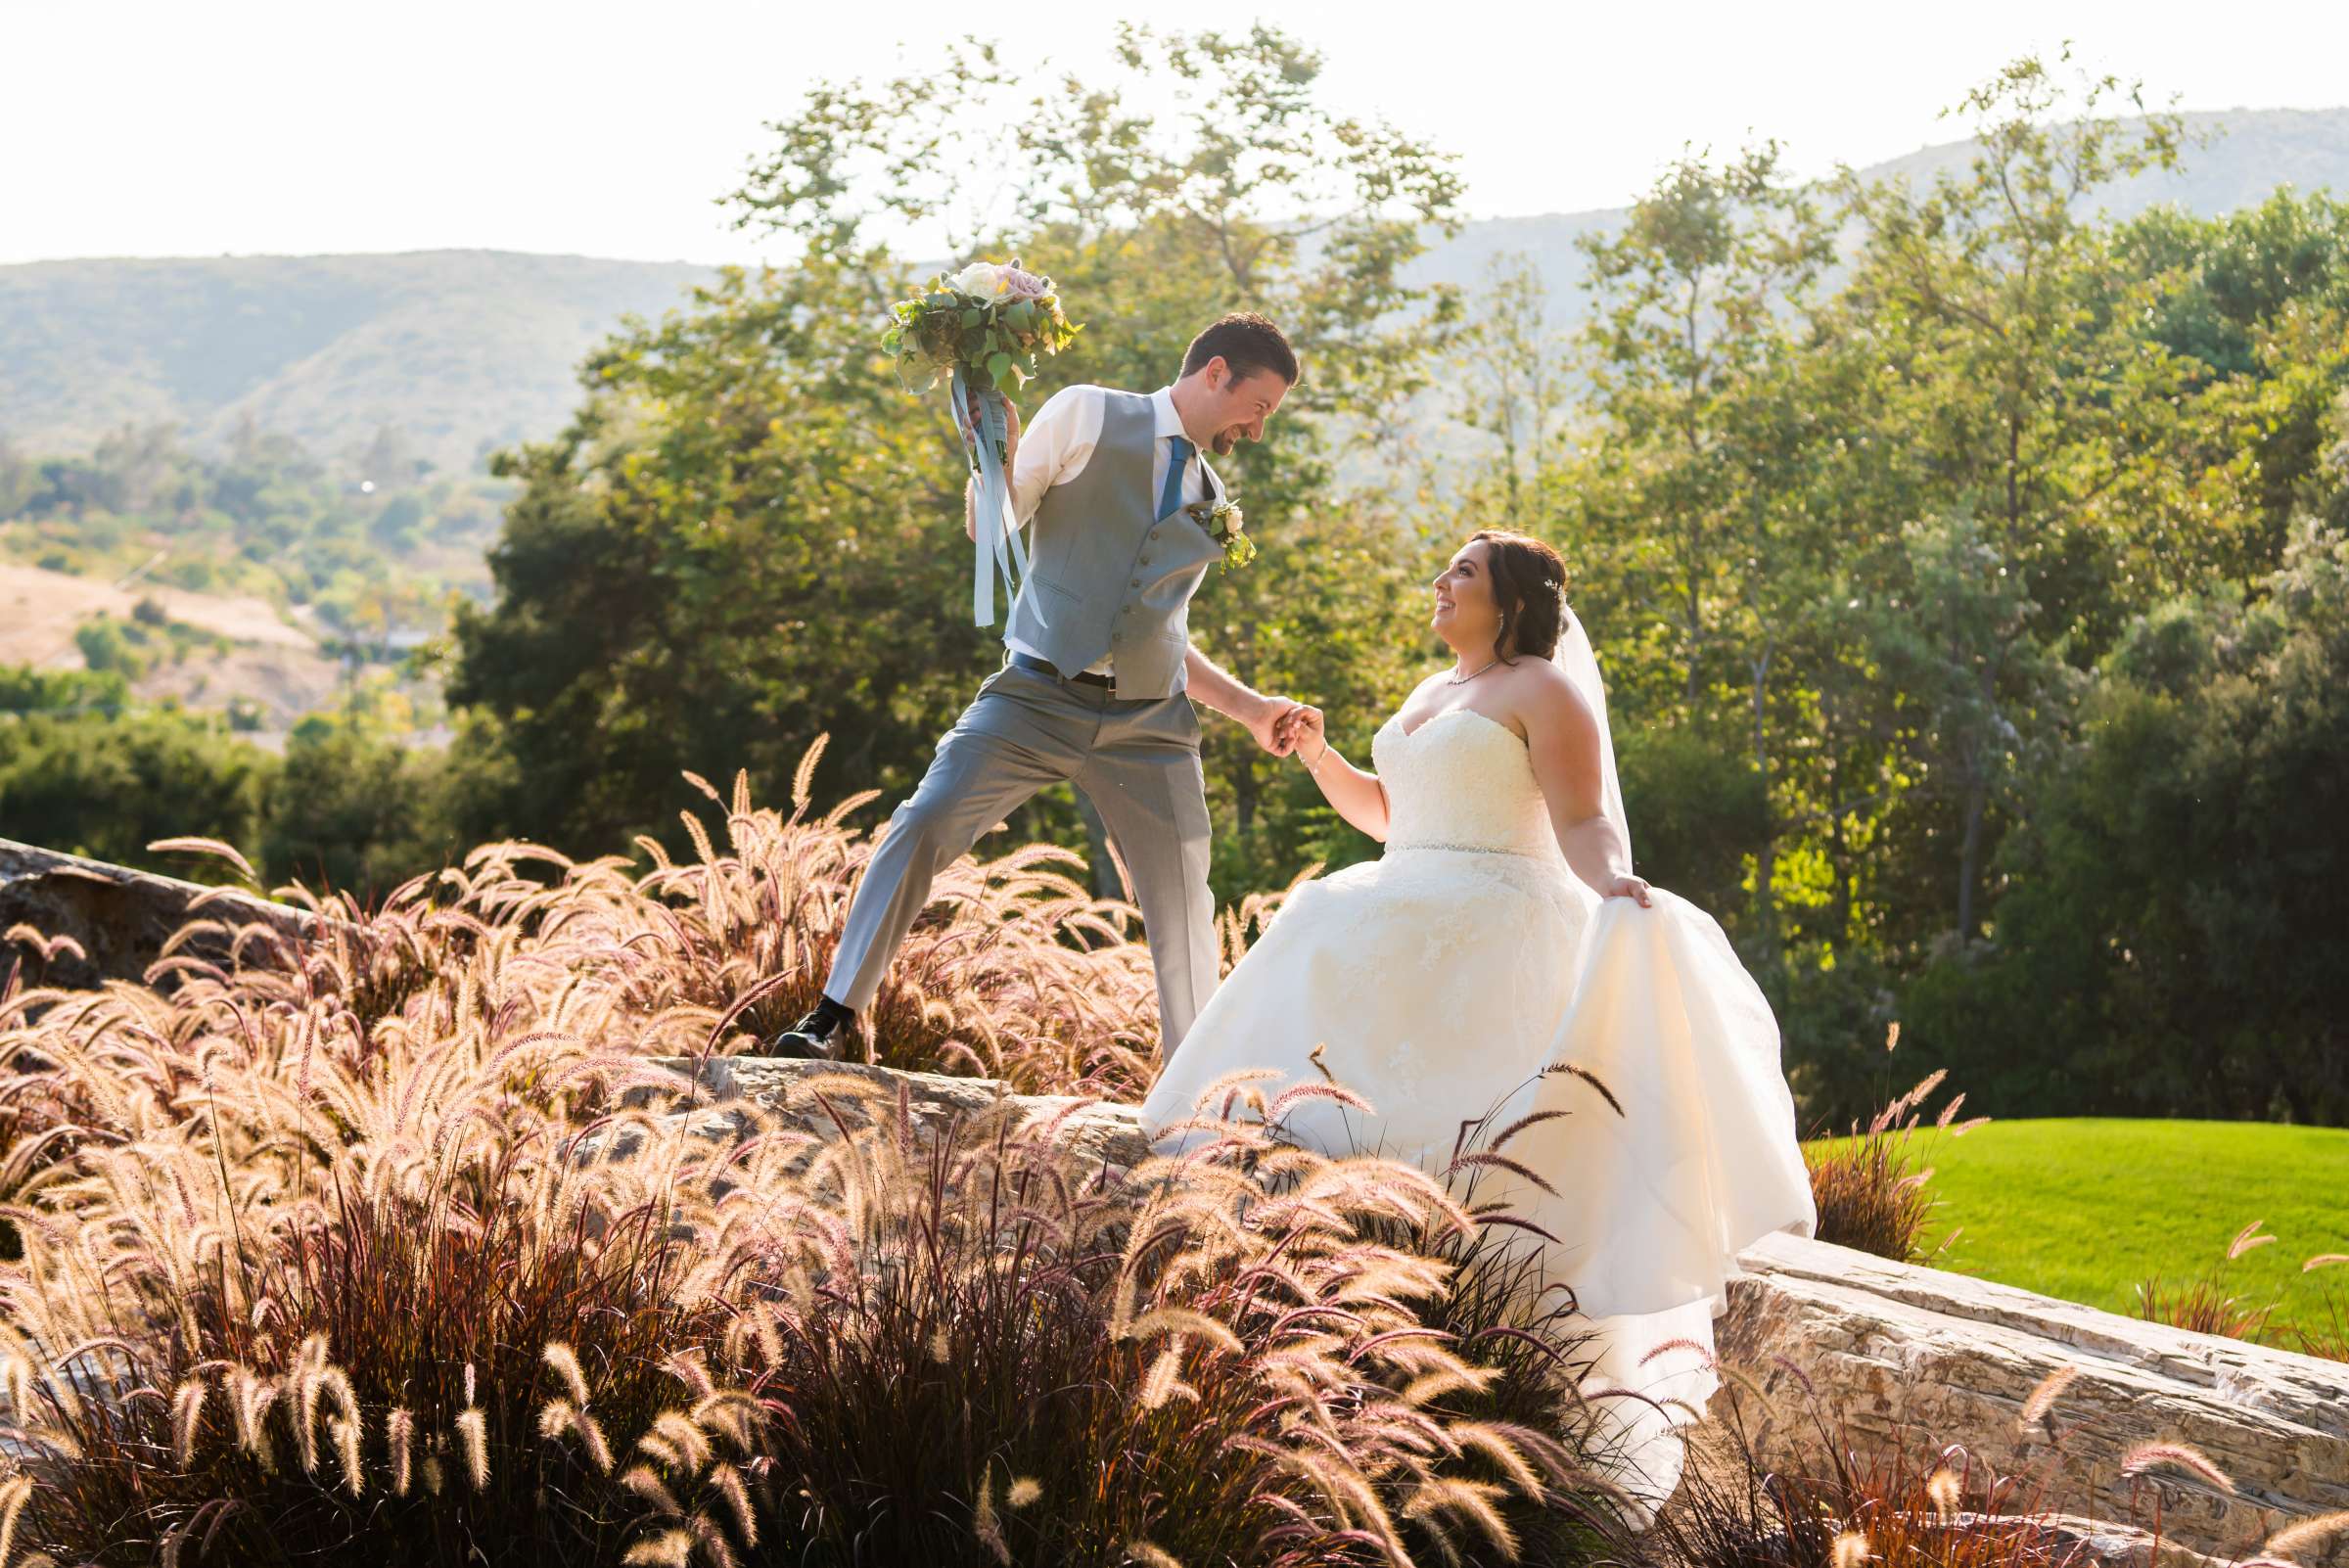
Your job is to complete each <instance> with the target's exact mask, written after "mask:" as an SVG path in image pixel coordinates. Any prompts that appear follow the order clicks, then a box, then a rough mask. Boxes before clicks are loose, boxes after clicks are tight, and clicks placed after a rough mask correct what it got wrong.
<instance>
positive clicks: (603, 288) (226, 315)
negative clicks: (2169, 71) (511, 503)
mask: <svg viewBox="0 0 2349 1568" xmlns="http://www.w3.org/2000/svg"><path fill="white" fill-rule="evenodd" d="M2188 121H2189V124H2190V125H2191V126H2192V128H2193V129H2194V130H2195V131H2196V132H2199V133H2204V134H2215V133H2217V132H2219V131H2220V130H2221V129H2222V128H2223V129H2224V132H2225V134H2223V135H2218V136H2217V138H2216V140H2214V141H2213V142H2212V143H2211V145H2208V146H2205V147H2200V148H2195V149H2192V150H2190V151H2189V153H2188V168H2187V170H2186V171H2185V172H2184V173H2183V174H2180V175H2176V176H2164V177H2160V178H2152V179H2140V180H2136V181H2132V182H2130V183H2129V184H2127V185H2124V186H2121V187H2118V188H2116V189H2114V190H2112V191H2110V192H2107V193H2106V195H2105V197H2104V201H2103V205H2104V206H2105V207H2106V208H2108V209H2109V210H2111V211H2113V212H2115V213H2119V214H2127V213H2132V212H2136V211H2139V210H2142V208H2145V207H2147V206H2150V205H2151V204H2153V203H2155V202H2160V201H2171V202H2177V203H2180V204H2181V205H2183V206H2185V207H2187V208H2190V209H2191V210H2193V211H2196V212H2199V213H2204V214H2209V213H2216V212H2223V211H2228V210H2231V209H2233V208H2236V207H2239V206H2241V205H2243V204H2245V203H2248V202H2255V201H2258V200H2260V199H2261V198H2263V197H2265V196H2266V195H2267V194H2268V193H2269V192H2270V191H2272V190H2274V189H2275V188H2276V186H2277V185H2279V184H2282V183H2289V184H2292V185H2294V186H2297V187H2298V188H2300V189H2302V190H2314V189H2318V188H2321V187H2326V186H2329V187H2332V188H2334V189H2336V190H2342V191H2349V109H2331V110H2307V111H2304V110H2233V111H2228V112H2226V113H2224V114H2197V115H2188ZM1968 150H1969V149H1968V144H1965V143H1953V144H1949V145H1945V146H1940V147H1931V148H1925V149H1922V150H1920V151H1918V152H1916V153H1912V154H1911V155H1909V156H1908V157H1906V158H1901V159H1896V160H1894V161H1890V162H1888V163H1883V164H1879V165H1876V166H1875V167H1874V168H1871V169H1869V170H1867V171H1866V172H1869V173H1877V174H1882V173H1901V172H1906V173H1910V174H1911V175H1914V176H1917V177H1920V178H1922V177H1929V175H1930V174H1931V172H1932V171H1933V170H1935V169H1938V168H1942V167H1948V166H1954V165H1958V164H1961V163H1962V162H1963V161H1964V159H1965V157H1966V156H1967V153H1968ZM1622 215H1623V214H1622V211H1621V209H1613V210H1603V211H1589V212H1570V213H1550V214H1543V215H1538V216H1530V217H1510V218H1492V219H1486V220H1482V221H1479V222H1475V223H1471V224H1469V225H1467V226H1466V227H1465V228H1464V229H1463V230H1462V232H1461V233H1460V234H1459V235H1457V236H1456V237H1455V238H1453V239H1451V240H1450V241H1448V242H1446V243H1445V244H1443V245H1441V246H1439V247H1437V248H1436V249H1435V250H1434V251H1433V252H1432V253H1431V254H1428V255H1427V256H1426V257H1424V258H1422V260H1421V261H1420V262H1419V264H1418V266H1417V267H1416V269H1415V271H1416V275H1417V276H1418V277H1419V278H1421V279H1423V280H1444V281H1449V282H1453V283H1458V284H1462V285H1465V286H1470V287H1473V286H1475V285H1477V284H1479V283H1481V282H1482V281H1483V279H1484V278H1485V276H1486V269H1487V266H1488V264H1489V263H1490V261H1491V259H1492V258H1493V257H1494V256H1495V255H1497V254H1502V253H1525V254H1531V255H1532V256H1534V257H1535V259H1536V261H1537V262H1538V264H1539V265H1540V267H1541V270H1542V272H1543V277H1544V279H1545V280H1546V282H1547V283H1548V285H1549V290H1550V296H1551V299H1552V300H1553V302H1554V308H1555V309H1556V312H1557V314H1558V316H1559V318H1560V320H1561V322H1564V321H1567V320H1571V319H1572V318H1573V317H1574V316H1576V315H1578V314H1579V313H1580V312H1579V299H1578V288H1577V286H1578V284H1579V282H1580V279H1581V275H1582V264H1581V263H1582V258H1581V255H1580V254H1579V253H1578V252H1577V251H1576V250H1575V249H1574V243H1573V242H1574V239H1575V237H1576V236H1577V235H1579V234H1582V233H1585V232H1588V231H1589V230H1592V229H1604V228H1606V227H1609V226H1611V225H1613V224H1615V223H1617V222H1619V221H1621V219H1622ZM711 275H712V269H710V268H707V267H701V266H695V265H691V264H687V263H682V262H639V261H612V260H601V259H597V258H594V257H590V256H568V255H527V254H514V253H509V252H496V251H419V252H411V253H406V254H392V255H336V256H251V257H220V258H217V259H188V260H103V259H101V260H73V261H39V262H30V263H25V264H22V265H16V266H4V267H0V437H4V438H8V439H10V440H13V441H14V442H15V443H16V444H17V445H18V447H19V448H20V449H22V450H26V451H30V452H35V453H49V452H66V451H75V452H78V451H83V450H86V449H87V448H88V447H89V446H90V445H91V444H92V443H93V442H94V441H95V440H96V439H97V438H98V437H99V436H100V435H102V434H103V433H104V432H106V431H107V430H109V429H113V428H115V427H118V426H120V425H121V424H123V423H124V422H125V421H138V422H143V423H144V422H153V421H158V420H175V421H177V422H179V423H180V424H181V426H182V427H183V428H184V429H185V431H186V434H187V438H188V439H189V440H190V441H191V442H192V443H193V444H195V445H197V446H198V447H200V448H201V447H208V446H213V445H216V444H217V443H218V442H219V441H220V440H221V438H223V437H224V436H225V434H226V433H227V432H228V431H229V430H231V429H233V428H234V427H235V425H236V423H237V422H238V421H239V420H240V419H241V418H243V417H245V416H247V415H251V416H252V417H253V420H254V421H255V422H256V423H257V424H259V425H260V426H262V427H263V428H266V429H274V430H279V431H284V432H286V433H288V434H290V435H293V436H295V437H297V438H299V439H300V440H302V441H303V442H304V443H305V444H306V445H309V446H310V447H312V448H313V449H314V450H316V451H318V452H320V453H321V454H324V455H333V454H336V453H339V452H345V451H348V450H350V449H352V448H354V447H357V446H361V445H363V444H364V443H365V442H366V441H367V440H368V439H370V438H372V437H373V435H374V433H375V432H376V430H377V429H378V428H380V427H381V426H383V425H385V424H391V425H396V426H398V427H400V428H401V429H402V430H403V431H404V432H405V433H406V435H407V437H408V438H409V440H410V441H411V442H412V443H413V444H414V446H415V447H416V448H417V449H418V450H419V451H421V452H422V453H423V454H424V455H426V456H428V457H430V458H432V459H433V461H435V462H436V463H438V464H440V465H441V466H442V468H443V469H449V468H455V469H458V470H463V469H466V468H470V467H471V466H472V465H473V464H475V463H476V462H477V461H478V460H479V457H480V455H481V454H482V453H483V452H484V450H485V449H487V448H488V447H491V446H495V445H500V444H503V443H506V442H509V441H513V440H516V439H519V438H540V437H545V436H549V435H552V434H553V433H554V432H555V431H556V430H558V429H560V428H561V426H562V424H563V422H564V420H565V418H566V417H567V416H568V414H569V413H570V411H571V409H572V407H573V406H574V404H575V403H576V400H577V396H578V388H577V383H576V380H575V378H574V367H575V366H576V364H577V363H578V361H579V359H580V357H581V356H582V355H583V354H584V353H585V352H586V351H587V349H588V348H589V347H590V346H593V345H594V344H595V343H596V342H597V341H598V340H600V339H601V338H602V337H603V336H604V334H605V333H606V332H608V331H609V330H611V328H612V327H614V326H615V325H617V323H618V321H619V319H620V317H621V316H622V314H623V313H626V312H631V311H633V312H637V313H641V314H645V315H658V314H659V313H660V312H661V311H662V310H663V309H666V308H668V306H670V305H673V304H676V303H678V302H679V301H680V300H681V299H682V296H683V293H684V291H685V290H686V289H687V288H688V287H689V286H690V285H692V284H694V283H697V282H700V281H703V280H705V279H707V278H709V277H710V276H711Z"/></svg>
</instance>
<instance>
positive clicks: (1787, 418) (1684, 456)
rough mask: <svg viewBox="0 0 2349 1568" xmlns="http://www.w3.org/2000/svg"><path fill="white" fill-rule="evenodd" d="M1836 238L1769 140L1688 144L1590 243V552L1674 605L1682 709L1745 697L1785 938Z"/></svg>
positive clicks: (1766, 901) (1762, 928)
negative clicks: (1793, 758)
mask: <svg viewBox="0 0 2349 1568" xmlns="http://www.w3.org/2000/svg"><path fill="white" fill-rule="evenodd" d="M1829 238H1830V230H1829V227H1828V224H1827V222H1826V220H1825V219H1824V217H1823V216H1822V215H1821V214H1820V212H1819V209H1818V207H1817V204H1816V202H1815V201H1814V199H1813V197H1812V196H1811V194H1810V193H1809V192H1808V191H1806V190H1804V189H1802V188H1799V187H1795V186H1791V185H1789V184H1787V183H1786V182H1785V181H1784V179H1783V178H1782V176H1781V174H1780V171H1779V167H1778V154H1777V149H1776V147H1775V145H1774V144H1765V145H1764V146H1762V147H1760V148H1757V149H1753V150H1750V151H1748V152H1746V153H1744V154H1742V155H1740V156H1739V157H1737V158H1735V159H1732V160H1730V161H1727V162H1726V163H1723V164H1721V165H1720V166H1716V165H1714V164H1713V163H1712V162H1711V161H1710V160H1708V159H1706V158H1703V157H1698V156H1688V157H1684V158H1683V159H1681V161H1680V162H1678V163H1677V164H1675V165H1674V166H1673V168H1672V169H1671V170H1670V171H1669V172H1668V173H1667V174H1666V175H1665V176H1664V177H1663V178H1662V179H1661V180H1659V181H1658V182H1657V185H1656V187H1655V189H1654V190H1653V191H1651V192H1650V193H1649V194H1648V195H1647V196H1646V197H1645V198H1643V199H1642V200H1641V201H1640V202H1638V203H1637V204H1636V205H1635V207H1634V208H1632V212H1631V216H1630V219H1629V221H1628V222H1626V223H1625V224H1624V226H1623V227H1622V229H1621V230H1620V231H1619V232H1616V233H1614V234H1593V235H1589V236H1586V237H1585V238H1584V239H1583V240H1582V241H1580V242H1579V243H1580V244H1581V245H1582V246H1583V248H1584V250H1585V251H1586V253H1587V254H1589V257H1590V273H1589V283H1588V286H1589V289H1590V291H1591V293H1592V295H1593V299H1594V302H1595V304H1596V306H1597V310H1596V313H1595V314H1594V315H1593V317H1592V318H1591V320H1590V322H1589V325H1588V327H1587V328H1586V330H1585V334H1584V342H1585V345H1586V347H1587V349H1588V351H1589V358H1590V362H1591V369H1590V380H1591V394H1590V410H1591V413H1592V415H1593V416H1594V418H1595V420H1596V422H1597V430H1596V432H1595V434H1594V438H1593V443H1592V448H1591V457H1590V460H1589V467H1590V468H1591V469H1592V470H1593V471H1594V472H1595V477H1596V478H1597V479H1598V482H1599V483H1598V484H1595V485H1594V486H1593V487H1592V491H1591V493H1592V494H1593V495H1594V496H1599V497H1603V498H1604V499H1603V500H1601V501H1599V502H1598V503H1596V504H1595V505H1594V506H1591V507H1589V508H1587V509H1586V510H1585V511H1584V513H1583V515H1582V518H1581V524H1580V536H1579V538H1578V539H1577V541H1576V551H1575V553H1576V555H1577V557H1578V559H1582V560H1586V561H1594V562H1596V563H1601V564H1603V565H1604V566H1605V567H1606V568H1608V569H1610V571H1611V575H1612V576H1615V578H1616V579H1617V584H1618V589H1619V591H1620V589H1621V588H1622V587H1623V586H1625V585H1629V584H1633V583H1637V584H1641V585H1643V586H1644V587H1646V588H1650V589H1653V590H1656V591H1657V592H1659V593H1660V594H1661V595H1662V596H1664V597H1665V598H1666V599H1667V600H1668V602H1671V603H1672V604H1673V605H1674V607H1675V609H1676V610H1677V612H1678V633H1679V635H1678V647H1677V649H1676V650H1675V652H1676V654H1677V663H1678V665H1679V667H1680V669H1681V690H1680V693H1679V704H1678V706H1679V710H1680V715H1681V717H1682V718H1683V720H1695V721H1699V722H1700V723H1701V722H1704V721H1708V720H1712V719H1715V718H1717V717H1718V716H1720V708H1719V706H1718V705H1717V704H1716V703H1715V702H1713V701H1712V700H1711V699H1712V697H1713V695H1714V690H1715V688H1716V687H1718V686H1721V685H1725V684H1726V685H1728V686H1729V687H1731V688H1732V689H1734V690H1736V691H1738V692H1739V693H1741V695H1742V699H1743V706H1744V708H1745V710H1746V712H1745V715H1744V720H1745V721H1744V725H1743V727H1744V729H1745V732H1746V734H1747V735H1748V737H1749V744H1750V751H1749V756H1750V760H1751V763H1752V766H1753V768H1754V770H1755V772H1756V773H1757V774H1758V775H1759V776H1760V780H1761V800H1762V803H1763V816H1762V821H1761V839H1760V842H1759V843H1758V844H1757V845H1756V846H1755V847H1754V854H1755V889H1754V899H1753V905H1754V911H1755V916H1756V920H1757V924H1758V927H1759V933H1758V937H1759V941H1760V942H1761V943H1762V944H1763V945H1765V946H1766V947H1768V946H1771V945H1774V943H1775V941H1776V895H1775V892H1774V889H1773V878H1774V876H1775V872H1776V865H1777V845H1776V837H1777V823H1776V818H1777V812H1778V805H1777V800H1776V796H1777V793H1778V792H1777V791H1776V790H1775V789H1774V787H1773V777H1772V775H1773V769H1774V768H1775V767H1776V765H1777V761H1778V756H1777V745H1776V737H1777V733H1778V731H1779V729H1780V727H1781V726H1782V723H1783V721H1784V715H1783V708H1784V702H1783V695H1784V694H1783V693H1782V691H1781V690H1780V685H1779V683H1780V682H1782V680H1783V676H1784V665H1783V663H1782V656H1783V653H1784V649H1785V639H1786V637H1787V635H1788V634H1789V632H1790V631H1791V630H1792V629H1793V628H1794V627H1795V626H1796V625H1797V624H1798V623H1799V622H1800V620H1801V619H1802V616H1803V614H1804V612H1805V609H1806V608H1807V606H1808V604H1809V602H1810V601H1811V600H1813V599H1814V598H1815V597H1816V594H1815V591H1814V588H1813V585H1812V584H1813V581H1814V578H1815V576H1816V573H1817V571H1818V570H1819V567H1820V566H1821V565H1822V564H1823V563H1824V562H1825V561H1826V560H1828V559H1829V558H1830V557H1831V556H1832V554H1833V551H1832V550H1831V549H1830V548H1829V547H1827V545H1826V544H1825V542H1824V541H1823V540H1822V539H1821V538H1820V536H1819V522H1820V519H1819V514H1818V513H1817V512H1815V511H1813V510H1811V509H1809V508H1807V507H1805V506H1803V505H1802V504H1801V500H1802V496H1803V488H1804V486H1803V485H1802V484H1801V481H1800V474H1799V469H1800V465H1801V462H1802V460H1803V453H1804V434H1805V433H1804V432H1803V431H1802V430H1801V429H1800V427H1801V426H1802V425H1803V423H1804V421H1805V413H1804V410H1803V408H1802V405H1801V402H1800V399H1799V396H1798V397H1794V398H1790V397H1789V395H1788V393H1789V392H1796V391H1799V389H1800V382H1799V380H1798V379H1795V378H1792V377H1790V376H1789V375H1788V374H1786V368H1785V367H1786V364H1787V361H1788V360H1789V358H1790V357H1791V356H1792V355H1793V354H1794V353H1795V352H1796V340H1795V337H1794V333H1795V331H1796V330H1797V323H1798V321H1799V315H1800V312H1801V311H1802V309H1803V308H1804V306H1805V305H1806V303H1807V301H1808V297H1809V293H1810V290H1811V286H1812V284H1813V283H1814V281H1815V280H1816V279H1817V277H1818V275H1819V269H1820V268H1821V267H1822V266H1823V265H1824V264H1825V263H1826V261H1827V259H1828V257H1829V255H1830V254H1831V252H1830V247H1829ZM1641 597H1645V594H1642V595H1641ZM1635 712H1637V710H1635ZM1642 716H1644V717H1646V718H1648V719H1649V720H1650V721H1654V720H1655V719H1657V718H1661V717H1663V716H1665V715H1661V714H1656V713H1654V712H1652V711H1650V712H1648V713H1646V714H1644V715H1642Z"/></svg>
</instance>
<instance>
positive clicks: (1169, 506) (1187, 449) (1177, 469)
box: [1158, 436, 1197, 519]
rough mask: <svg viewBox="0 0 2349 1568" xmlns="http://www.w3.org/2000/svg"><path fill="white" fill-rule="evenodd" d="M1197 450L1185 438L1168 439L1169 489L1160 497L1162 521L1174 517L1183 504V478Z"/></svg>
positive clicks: (1159, 511)
mask: <svg viewBox="0 0 2349 1568" xmlns="http://www.w3.org/2000/svg"><path fill="white" fill-rule="evenodd" d="M1196 449H1197V448H1195V447H1193V446H1192V445H1191V443H1190V441H1189V440H1188V439H1187V438H1183V437H1180V436H1170V437H1168V438H1167V487H1166V489H1165V490H1163V491H1162V492H1160V494H1159V497H1158V515H1159V517H1160V518H1161V519H1165V518H1170V517H1173V516H1174V509H1175V508H1176V507H1178V506H1180V505H1181V504H1182V476H1183V475H1184V473H1185V472H1187V471H1188V470H1189V468H1190V466H1191V453H1192V452H1193V451H1195V450H1196Z"/></svg>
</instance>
